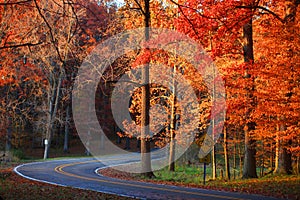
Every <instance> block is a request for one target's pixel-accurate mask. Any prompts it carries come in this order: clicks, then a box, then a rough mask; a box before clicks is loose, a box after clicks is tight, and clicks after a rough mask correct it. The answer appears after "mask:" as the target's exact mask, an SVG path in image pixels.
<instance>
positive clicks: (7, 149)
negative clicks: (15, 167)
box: [5, 117, 12, 160]
mask: <svg viewBox="0 0 300 200" xmlns="http://www.w3.org/2000/svg"><path fill="white" fill-rule="evenodd" d="M11 135H12V120H11V118H10V117H8V119H7V129H6V142H5V156H6V157H7V158H8V159H9V160H10V150H11Z"/></svg>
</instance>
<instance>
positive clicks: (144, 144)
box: [141, 0, 154, 177]
mask: <svg viewBox="0 0 300 200" xmlns="http://www.w3.org/2000/svg"><path fill="white" fill-rule="evenodd" d="M144 4H145V8H144V23H145V40H146V41H148V40H149V34H150V33H149V25H150V1H149V0H144ZM146 51H149V49H146ZM149 60H150V59H149ZM147 65H148V66H146V67H144V68H143V69H142V82H143V86H142V111H141V126H142V130H141V162H142V171H143V175H144V176H147V177H153V176H154V174H153V172H152V168H151V156H150V150H151V149H150V138H147V137H148V136H149V121H150V120H149V119H150V116H149V110H150V86H149V84H148V83H149V63H148V64H147Z"/></svg>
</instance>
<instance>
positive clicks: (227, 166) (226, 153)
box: [224, 127, 230, 180]
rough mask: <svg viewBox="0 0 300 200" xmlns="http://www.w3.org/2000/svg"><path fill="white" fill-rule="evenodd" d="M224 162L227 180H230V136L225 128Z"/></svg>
mask: <svg viewBox="0 0 300 200" xmlns="http://www.w3.org/2000/svg"><path fill="white" fill-rule="evenodd" d="M224 161H225V179H226V180H230V165H229V155H228V134H227V130H226V127H224Z"/></svg>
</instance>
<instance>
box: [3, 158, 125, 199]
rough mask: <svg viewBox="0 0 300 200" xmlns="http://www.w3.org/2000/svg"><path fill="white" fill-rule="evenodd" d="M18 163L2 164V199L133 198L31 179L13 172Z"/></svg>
mask: <svg viewBox="0 0 300 200" xmlns="http://www.w3.org/2000/svg"><path fill="white" fill-rule="evenodd" d="M18 164H21V163H9V164H1V165H0V199H5V200H6V199H7V200H10V199H24V200H31V199H32V200H36V199H45V200H46V199H47V200H51V199H116V200H117V199H118V200H119V199H121V200H125V199H131V198H126V197H120V196H116V195H110V194H103V193H99V192H94V191H88V190H81V189H74V188H70V187H61V186H54V185H50V184H46V183H39V182H36V181H30V180H27V179H25V178H22V177H21V176H19V175H17V174H16V173H14V172H13V168H14V167H15V166H17V165H18Z"/></svg>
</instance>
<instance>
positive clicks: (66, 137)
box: [64, 104, 70, 153]
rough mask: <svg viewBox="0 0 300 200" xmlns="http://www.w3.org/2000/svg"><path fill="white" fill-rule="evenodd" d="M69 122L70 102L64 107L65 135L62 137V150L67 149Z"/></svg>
mask: <svg viewBox="0 0 300 200" xmlns="http://www.w3.org/2000/svg"><path fill="white" fill-rule="evenodd" d="M69 123H70V104H68V106H67V109H66V120H65V137H64V152H65V153H67V152H68V151H69Z"/></svg>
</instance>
